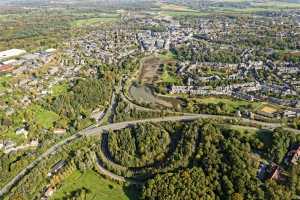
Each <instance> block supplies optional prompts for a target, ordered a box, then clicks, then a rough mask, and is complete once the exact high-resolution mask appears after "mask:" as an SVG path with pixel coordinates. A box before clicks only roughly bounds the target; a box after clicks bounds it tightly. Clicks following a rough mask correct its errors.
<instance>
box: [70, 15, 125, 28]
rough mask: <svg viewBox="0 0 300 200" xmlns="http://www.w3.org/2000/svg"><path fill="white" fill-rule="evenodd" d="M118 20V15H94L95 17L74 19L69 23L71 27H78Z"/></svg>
mask: <svg viewBox="0 0 300 200" xmlns="http://www.w3.org/2000/svg"><path fill="white" fill-rule="evenodd" d="M118 20H119V15H108V16H105V17H95V18H89V19H80V20H75V21H73V22H72V23H71V25H72V26H73V27H80V26H89V25H95V24H98V23H109V22H116V21H118Z"/></svg>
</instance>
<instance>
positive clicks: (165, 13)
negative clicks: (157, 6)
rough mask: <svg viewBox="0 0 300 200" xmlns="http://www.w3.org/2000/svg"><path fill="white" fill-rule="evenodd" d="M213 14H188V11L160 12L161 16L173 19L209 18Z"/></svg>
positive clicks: (196, 12)
mask: <svg viewBox="0 0 300 200" xmlns="http://www.w3.org/2000/svg"><path fill="white" fill-rule="evenodd" d="M210 14H211V13H207V12H198V11H193V12H190V11H189V12H186V11H162V12H160V15H161V16H171V17H180V16H207V15H210Z"/></svg>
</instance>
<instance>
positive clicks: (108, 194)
mask: <svg viewBox="0 0 300 200" xmlns="http://www.w3.org/2000/svg"><path fill="white" fill-rule="evenodd" d="M82 188H86V189H87V190H88V191H89V192H88V193H87V196H86V198H85V199H86V200H129V199H133V198H130V197H128V196H127V195H126V194H125V191H124V189H123V187H122V185H118V184H117V183H115V182H112V181H110V180H106V179H104V178H102V177H101V176H100V175H98V174H97V173H96V172H94V171H92V170H88V171H85V172H84V173H81V172H80V171H75V172H73V173H72V174H71V175H70V176H68V177H67V178H66V179H65V180H64V182H63V184H62V187H61V188H59V189H58V190H57V191H56V192H55V193H54V195H53V197H52V198H51V200H60V199H66V197H67V194H70V193H71V192H73V191H76V190H79V189H82Z"/></svg>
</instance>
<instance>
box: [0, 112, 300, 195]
mask: <svg viewBox="0 0 300 200" xmlns="http://www.w3.org/2000/svg"><path fill="white" fill-rule="evenodd" d="M200 118H203V119H219V120H238V121H239V122H240V123H243V124H247V126H260V127H261V128H264V129H271V130H273V129H275V128H278V127H281V126H282V125H281V124H277V123H266V122H260V121H256V120H251V119H245V118H237V117H229V116H218V115H206V114H193V115H183V116H171V117H160V118H150V119H142V120H134V121H125V122H120V123H113V124H108V125H103V126H98V127H95V126H91V127H89V128H86V129H84V130H82V131H80V132H78V133H76V134H74V135H72V136H70V137H68V138H66V139H64V140H62V141H60V142H58V143H56V144H55V145H53V146H52V147H50V148H49V149H48V150H47V151H45V152H44V153H43V154H41V155H40V156H38V157H37V158H36V160H34V161H33V162H31V163H30V164H29V165H28V166H27V167H25V168H24V169H23V170H21V171H20V172H19V173H18V174H17V175H16V176H15V177H14V178H13V179H12V180H11V181H9V182H8V183H7V184H6V185H5V186H4V187H3V188H2V189H1V190H0V197H3V196H4V194H6V193H8V192H9V191H10V190H11V189H12V187H14V186H15V185H16V184H17V183H18V182H19V181H20V180H21V179H22V178H23V177H24V176H25V175H26V174H28V173H29V172H30V170H32V169H33V168H34V167H35V166H37V165H38V164H39V163H40V162H41V161H42V160H43V159H45V158H47V157H49V156H51V155H52V154H55V153H56V152H57V151H58V150H59V149H61V147H62V146H63V145H66V144H68V143H70V142H72V141H74V140H75V139H78V138H81V137H89V136H95V135H97V134H101V133H103V132H106V131H113V130H121V129H124V128H127V127H130V126H134V125H136V124H139V123H146V122H151V123H158V122H166V121H170V122H172V121H173V122H175V121H192V120H196V119H200ZM284 129H285V130H288V131H293V132H295V133H296V134H300V130H295V129H290V128H284Z"/></svg>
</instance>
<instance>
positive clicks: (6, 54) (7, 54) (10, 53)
mask: <svg viewBox="0 0 300 200" xmlns="http://www.w3.org/2000/svg"><path fill="white" fill-rule="evenodd" d="M25 53H26V51H25V50H22V49H10V50H7V51H1V52H0V61H1V60H4V59H8V58H12V57H15V56H20V55H22V54H25Z"/></svg>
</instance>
